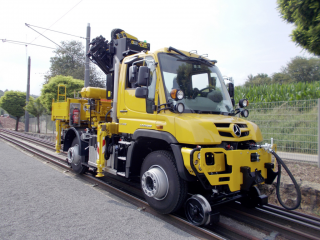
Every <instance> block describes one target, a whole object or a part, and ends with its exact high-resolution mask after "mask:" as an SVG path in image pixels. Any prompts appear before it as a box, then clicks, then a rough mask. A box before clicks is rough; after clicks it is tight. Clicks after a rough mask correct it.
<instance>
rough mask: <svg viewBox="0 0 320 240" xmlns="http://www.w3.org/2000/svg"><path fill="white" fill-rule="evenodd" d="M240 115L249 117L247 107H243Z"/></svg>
mask: <svg viewBox="0 0 320 240" xmlns="http://www.w3.org/2000/svg"><path fill="white" fill-rule="evenodd" d="M241 116H242V117H245V118H247V117H249V111H248V110H247V109H244V110H243V111H242V112H241Z"/></svg>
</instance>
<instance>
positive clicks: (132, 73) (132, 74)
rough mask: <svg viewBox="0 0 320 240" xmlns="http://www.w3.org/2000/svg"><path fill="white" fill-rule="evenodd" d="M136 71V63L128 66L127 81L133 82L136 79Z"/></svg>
mask: <svg viewBox="0 0 320 240" xmlns="http://www.w3.org/2000/svg"><path fill="white" fill-rule="evenodd" d="M137 73H138V67H137V66H136V65H133V66H131V67H130V68H129V82H130V83H135V82H136V81H137Z"/></svg>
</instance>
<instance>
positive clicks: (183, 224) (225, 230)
mask: <svg viewBox="0 0 320 240" xmlns="http://www.w3.org/2000/svg"><path fill="white" fill-rule="evenodd" d="M4 132H6V133H7V134H8V135H15V136H16V137H17V138H21V137H23V138H24V139H25V140H28V141H29V140H30V139H31V138H34V137H30V136H28V135H24V134H22V133H21V134H16V133H15V132H12V131H4ZM22 135H24V136H22ZM0 136H1V134H0ZM1 137H2V136H1ZM7 139H8V137H7ZM7 139H6V140H7ZM8 141H9V140H8ZM10 142H11V143H13V144H16V145H19V146H20V147H22V148H23V149H25V150H27V151H30V152H32V153H33V154H36V155H38V156H39V157H42V158H44V159H46V160H49V161H53V162H54V163H57V164H59V165H61V163H60V162H59V161H64V160H63V159H61V158H57V157H56V156H55V155H51V154H49V153H45V152H43V151H41V150H39V149H38V148H37V147H32V146H30V145H28V144H26V143H22V142H20V141H17V140H16V139H15V140H11V141H10ZM32 142H35V143H36V144H39V142H42V141H41V140H40V141H39V140H34V141H32ZM23 145H25V146H26V145H27V146H28V147H25V146H23ZM45 147H46V148H48V146H45ZM30 148H32V149H34V150H31V149H30ZM51 150H54V149H51ZM37 151H41V152H42V153H40V154H38V153H37ZM52 154H53V153H52ZM48 156H49V157H48ZM53 159H58V161H55V160H53ZM62 166H63V167H67V168H68V169H70V167H69V166H68V165H66V164H62ZM78 177H80V178H83V179H86V180H87V181H90V182H92V183H93V184H95V185H99V187H101V188H103V189H106V190H107V191H108V192H110V193H112V194H114V195H116V196H118V197H120V198H121V199H124V200H126V201H128V202H130V203H132V204H133V205H135V206H137V207H138V209H140V210H143V211H146V212H149V213H151V214H152V215H154V216H156V217H158V218H160V219H162V220H164V221H166V222H168V223H170V224H172V225H174V226H176V227H178V228H180V229H182V230H184V231H186V232H188V233H190V234H192V235H194V236H197V237H200V238H205V239H207V238H208V234H209V235H210V234H211V236H210V237H209V238H215V239H223V237H221V236H219V235H217V234H215V233H213V232H212V231H214V232H216V233H218V234H220V235H223V236H225V237H227V238H230V239H256V238H255V237H253V236H251V235H250V234H248V233H245V232H243V231H241V230H239V229H236V228H233V227H230V226H228V225H226V224H223V223H218V224H214V225H211V226H208V227H206V228H199V227H195V226H194V225H192V224H190V223H189V222H187V221H186V220H184V219H183V218H181V217H180V216H175V215H163V214H159V213H158V212H156V211H155V210H154V209H152V208H151V207H150V206H149V205H148V204H147V203H146V202H145V201H144V200H142V194H139V192H140V193H141V190H140V189H138V188H135V187H132V186H128V183H124V182H123V181H120V180H117V179H115V178H114V176H111V178H108V179H107V180H106V179H97V178H95V177H93V176H92V175H90V173H88V174H84V175H78ZM111 179H112V180H111ZM104 180H106V181H107V182H105V181H104ZM110 180H111V183H110ZM108 182H109V183H108ZM111 184H114V185H118V186H119V185H120V189H119V187H113V186H112V185H111ZM129 188H131V189H130V190H128V189H129ZM121 189H126V191H123V190H121ZM132 192H135V194H136V195H137V196H139V197H140V198H139V197H134V196H132ZM268 207H269V208H272V207H273V206H272V205H268V206H267V207H266V208H268ZM276 207H277V206H275V208H276ZM278 208H279V207H278ZM280 210H282V209H281V208H279V209H278V211H280ZM263 211H265V210H264V209H263ZM288 212H289V213H287V214H289V215H290V214H291V215H292V211H288ZM242 214H243V213H242ZM280 214H281V213H280ZM278 215H279V214H278ZM283 215H285V214H283ZM300 215H303V214H300ZM247 216H248V215H247ZM286 216H288V215H286ZM304 216H308V215H304ZM235 218H237V217H235ZM253 218H254V219H255V220H258V221H260V220H261V218H260V219H258V218H257V217H256V216H254V217H253ZM239 220H240V221H242V219H241V218H240V219H239ZM261 221H262V222H264V224H269V223H270V221H268V220H265V219H264V220H263V219H262V220H261ZM301 221H303V220H301ZM249 222H250V221H249ZM251 222H252V219H251ZM309 223H310V221H309ZM271 225H272V224H271ZM273 225H274V227H276V228H277V229H278V228H279V226H278V225H276V224H274V223H273ZM256 227H259V226H256ZM260 228H261V226H260ZM280 228H281V227H280ZM195 229H197V230H195ZM267 229H268V230H270V228H268V227H267ZM285 229H286V230H287V231H288V230H290V229H289V228H285ZM194 231H196V232H197V233H195V232H194ZM282 234H283V232H282ZM295 234H298V235H300V236H304V237H307V238H310V239H317V238H313V236H312V235H308V234H304V233H302V232H300V231H297V230H296V232H295ZM285 235H286V234H284V236H285Z"/></svg>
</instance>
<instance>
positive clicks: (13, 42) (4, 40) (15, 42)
mask: <svg viewBox="0 0 320 240" xmlns="http://www.w3.org/2000/svg"><path fill="white" fill-rule="evenodd" d="M0 40H1V41H2V42H3V43H5V42H7V43H12V44H17V45H23V46H28V45H33V46H37V47H44V48H50V49H55V48H52V47H47V46H43V45H38V44H33V43H27V42H20V41H14V40H8V39H0Z"/></svg>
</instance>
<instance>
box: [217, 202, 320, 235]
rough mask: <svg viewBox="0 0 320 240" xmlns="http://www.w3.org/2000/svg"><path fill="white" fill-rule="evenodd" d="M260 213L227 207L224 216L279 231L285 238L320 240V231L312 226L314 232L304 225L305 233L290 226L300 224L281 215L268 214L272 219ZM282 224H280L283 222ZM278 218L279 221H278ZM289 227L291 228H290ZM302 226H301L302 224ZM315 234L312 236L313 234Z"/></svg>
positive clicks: (223, 212)
mask: <svg viewBox="0 0 320 240" xmlns="http://www.w3.org/2000/svg"><path fill="white" fill-rule="evenodd" d="M257 212H258V211H256V209H245V210H244V209H241V206H240V205H238V206H232V207H225V208H224V210H223V211H222V215H226V216H228V217H233V218H236V219H238V220H239V221H244V222H246V223H247V224H249V225H252V226H255V227H258V228H260V229H261V228H262V229H264V230H267V231H277V232H279V234H281V235H282V236H284V237H290V238H293V239H314V240H316V239H317V240H319V236H320V231H319V230H318V229H316V228H315V227H314V226H312V231H311V229H310V226H306V225H305V224H303V227H304V231H302V230H301V229H299V230H298V229H295V228H294V227H292V226H290V224H291V225H293V224H300V223H299V222H295V221H292V220H291V219H290V218H288V217H284V216H281V215H279V214H276V215H272V213H270V212H269V213H267V214H269V215H272V219H270V218H266V217H265V216H259V214H257ZM279 217H280V220H281V221H282V223H279V222H281V221H279ZM276 218H278V219H276ZM288 225H289V226H288ZM300 225H301V224H300ZM311 232H312V233H313V234H312V233H311Z"/></svg>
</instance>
